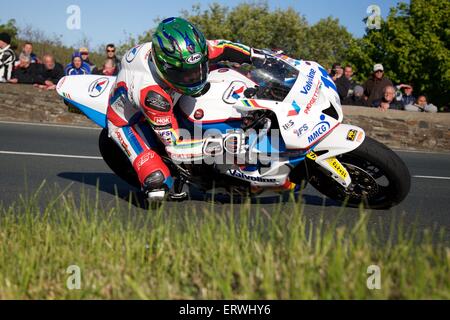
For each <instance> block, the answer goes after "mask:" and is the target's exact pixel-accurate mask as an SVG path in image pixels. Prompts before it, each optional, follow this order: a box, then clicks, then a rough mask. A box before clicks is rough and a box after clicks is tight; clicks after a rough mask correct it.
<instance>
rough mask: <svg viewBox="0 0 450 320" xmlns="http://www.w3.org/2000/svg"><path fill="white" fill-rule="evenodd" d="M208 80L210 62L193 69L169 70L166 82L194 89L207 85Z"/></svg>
mask: <svg viewBox="0 0 450 320" xmlns="http://www.w3.org/2000/svg"><path fill="white" fill-rule="evenodd" d="M207 79H208V61H207V60H206V59H205V61H203V62H202V63H201V64H198V65H197V66H195V67H193V68H189V69H187V68H174V67H171V68H167V69H166V80H167V81H169V82H170V83H172V84H174V85H178V86H183V87H188V88H194V87H198V86H201V85H202V84H205V83H206V80H207Z"/></svg>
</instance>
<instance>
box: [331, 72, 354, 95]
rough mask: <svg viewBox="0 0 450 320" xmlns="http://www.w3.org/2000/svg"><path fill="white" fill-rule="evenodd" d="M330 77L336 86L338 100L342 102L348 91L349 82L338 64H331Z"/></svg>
mask: <svg viewBox="0 0 450 320" xmlns="http://www.w3.org/2000/svg"><path fill="white" fill-rule="evenodd" d="M330 77H331V78H332V79H333V81H334V83H335V84H336V88H337V91H338V94H339V98H341V100H344V98H346V97H347V95H348V91H349V90H350V81H349V80H348V79H347V78H346V77H345V76H344V69H342V66H341V65H340V64H339V63H335V64H333V67H332V70H331V74H330Z"/></svg>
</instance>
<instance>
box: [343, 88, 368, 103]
mask: <svg viewBox="0 0 450 320" xmlns="http://www.w3.org/2000/svg"><path fill="white" fill-rule="evenodd" d="M342 104H343V105H347V106H360V107H364V106H366V101H365V100H364V88H363V87H361V86H358V85H357V86H355V88H354V89H353V94H352V95H350V96H348V97H346V98H345V99H344V100H343V102H342Z"/></svg>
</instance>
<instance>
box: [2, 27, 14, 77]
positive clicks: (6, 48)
mask: <svg viewBox="0 0 450 320" xmlns="http://www.w3.org/2000/svg"><path fill="white" fill-rule="evenodd" d="M15 61H16V54H15V52H14V50H12V49H11V36H10V35H9V34H7V33H4V32H2V33H0V82H7V81H8V80H10V79H11V76H12V73H13V70H14V62H15Z"/></svg>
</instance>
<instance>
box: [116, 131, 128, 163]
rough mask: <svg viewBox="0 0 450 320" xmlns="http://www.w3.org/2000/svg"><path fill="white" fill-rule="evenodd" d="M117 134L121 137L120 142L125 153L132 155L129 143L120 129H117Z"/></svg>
mask: <svg viewBox="0 0 450 320" xmlns="http://www.w3.org/2000/svg"><path fill="white" fill-rule="evenodd" d="M116 136H117V139H119V142H120V144H121V146H122V148H123V150H124V151H125V153H126V154H127V155H128V157H131V152H130V150H128V145H127V144H126V143H125V140H124V139H123V137H122V134H121V133H120V132H119V131H117V132H116Z"/></svg>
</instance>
